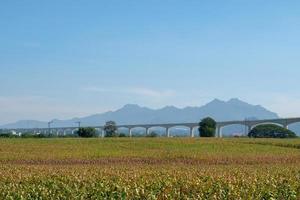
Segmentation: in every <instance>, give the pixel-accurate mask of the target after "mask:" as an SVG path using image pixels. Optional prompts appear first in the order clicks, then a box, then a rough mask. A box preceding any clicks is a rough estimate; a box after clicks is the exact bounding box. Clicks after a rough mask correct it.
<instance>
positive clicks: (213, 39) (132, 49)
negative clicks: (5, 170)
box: [0, 0, 300, 124]
mask: <svg viewBox="0 0 300 200" xmlns="http://www.w3.org/2000/svg"><path fill="white" fill-rule="evenodd" d="M299 10H300V2H299V1H296V0H295V1H293V0H290V1H281V0H272V1H271V0H266V1H261V0H249V1H248V0H228V1H223V0H219V1H218V0H212V1H211V0H207V1H204V0H203V1H199V0H188V1H186V0H181V1H180V0H164V1H161V0H147V1H143V0H128V1H121V0H119V1H117V0H110V1H100V0H97V1H96V0H95V1H92V0H89V1H71V0H70V1H66V0H59V1H55V0H52V1H34V0H26V1H5V0H4V1H1V2H0V29H1V31H0V69H1V71H0V72H1V73H0V91H1V94H0V110H1V112H0V123H1V124H3V123H7V122H12V121H16V120H21V119H39V120H49V119H52V118H61V119H65V118H72V117H75V116H85V115H89V114H94V113H99V112H104V111H108V110H114V109H117V108H119V107H121V106H123V105H124V104H127V103H137V104H139V105H143V106H148V107H152V108H160V107H163V106H165V105H175V106H178V107H184V106H200V105H203V104H205V103H207V102H208V101H210V100H212V99H214V98H219V99H224V100H227V99H229V98H232V97H238V98H240V99H242V100H244V101H247V102H249V103H252V104H261V105H263V106H265V107H266V108H268V109H270V110H272V111H275V112H277V113H278V114H279V115H280V116H282V117H294V116H300V109H299V108H300V94H299V85H300V79H299V74H300V56H299V52H300V38H299V35H300V12H299Z"/></svg>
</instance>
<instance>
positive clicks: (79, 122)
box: [75, 121, 81, 129]
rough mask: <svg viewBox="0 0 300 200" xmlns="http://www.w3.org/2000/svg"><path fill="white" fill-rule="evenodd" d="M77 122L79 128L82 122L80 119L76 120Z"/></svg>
mask: <svg viewBox="0 0 300 200" xmlns="http://www.w3.org/2000/svg"><path fill="white" fill-rule="evenodd" d="M75 123H76V124H78V129H79V128H80V124H81V121H78V122H75Z"/></svg>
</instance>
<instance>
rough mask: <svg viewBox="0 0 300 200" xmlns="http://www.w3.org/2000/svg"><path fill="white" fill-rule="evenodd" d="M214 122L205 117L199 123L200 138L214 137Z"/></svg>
mask: <svg viewBox="0 0 300 200" xmlns="http://www.w3.org/2000/svg"><path fill="white" fill-rule="evenodd" d="M216 125H217V123H216V121H215V120H214V119H213V118H210V117H206V118H204V119H202V120H201V122H199V136H200V137H214V136H215V132H216Z"/></svg>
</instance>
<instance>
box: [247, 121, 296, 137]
mask: <svg viewBox="0 0 300 200" xmlns="http://www.w3.org/2000/svg"><path fill="white" fill-rule="evenodd" d="M248 136H249V137H254V138H295V137H297V135H296V134H295V133H294V132H293V131H290V130H288V129H286V128H283V127H281V126H277V125H274V124H264V125H259V126H256V127H255V128H253V129H252V130H251V131H250V132H249V133H248Z"/></svg>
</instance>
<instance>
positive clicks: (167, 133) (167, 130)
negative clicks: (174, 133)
mask: <svg viewBox="0 0 300 200" xmlns="http://www.w3.org/2000/svg"><path fill="white" fill-rule="evenodd" d="M166 135H167V137H170V128H166Z"/></svg>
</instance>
